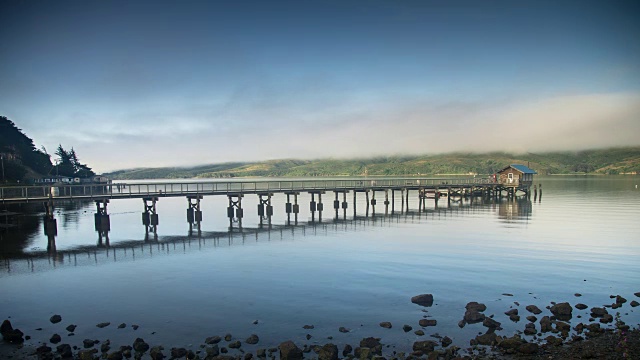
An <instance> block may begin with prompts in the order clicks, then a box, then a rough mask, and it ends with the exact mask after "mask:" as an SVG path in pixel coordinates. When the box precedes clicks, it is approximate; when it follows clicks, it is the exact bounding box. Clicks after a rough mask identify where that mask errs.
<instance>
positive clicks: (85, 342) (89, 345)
mask: <svg viewBox="0 0 640 360" xmlns="http://www.w3.org/2000/svg"><path fill="white" fill-rule="evenodd" d="M82 345H83V346H84V348H85V349H88V348H92V347H93V345H95V342H94V341H93V340H92V339H84V340H82Z"/></svg>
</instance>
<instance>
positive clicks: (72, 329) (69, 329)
mask: <svg viewBox="0 0 640 360" xmlns="http://www.w3.org/2000/svg"><path fill="white" fill-rule="evenodd" d="M76 327H77V326H76V325H73V324H72V325H69V326H67V327H66V329H67V331H68V332H70V333H72V332H74V331H76Z"/></svg>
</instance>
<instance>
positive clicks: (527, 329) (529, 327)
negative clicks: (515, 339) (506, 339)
mask: <svg viewBox="0 0 640 360" xmlns="http://www.w3.org/2000/svg"><path fill="white" fill-rule="evenodd" d="M536 333H537V331H536V324H534V323H532V322H531V323H528V324H526V325H525V326H524V334H525V335H535V334H536Z"/></svg>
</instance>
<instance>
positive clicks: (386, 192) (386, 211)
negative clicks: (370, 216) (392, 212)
mask: <svg viewBox="0 0 640 360" xmlns="http://www.w3.org/2000/svg"><path fill="white" fill-rule="evenodd" d="M384 215H385V216H387V215H389V189H385V190H384Z"/></svg>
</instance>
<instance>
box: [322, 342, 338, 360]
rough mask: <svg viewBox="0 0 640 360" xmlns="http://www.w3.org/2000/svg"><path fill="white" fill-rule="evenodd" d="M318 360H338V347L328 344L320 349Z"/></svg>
mask: <svg viewBox="0 0 640 360" xmlns="http://www.w3.org/2000/svg"><path fill="white" fill-rule="evenodd" d="M318 360H338V347H337V346H336V345H334V344H326V345H324V346H323V347H321V348H320V350H319V351H318Z"/></svg>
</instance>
